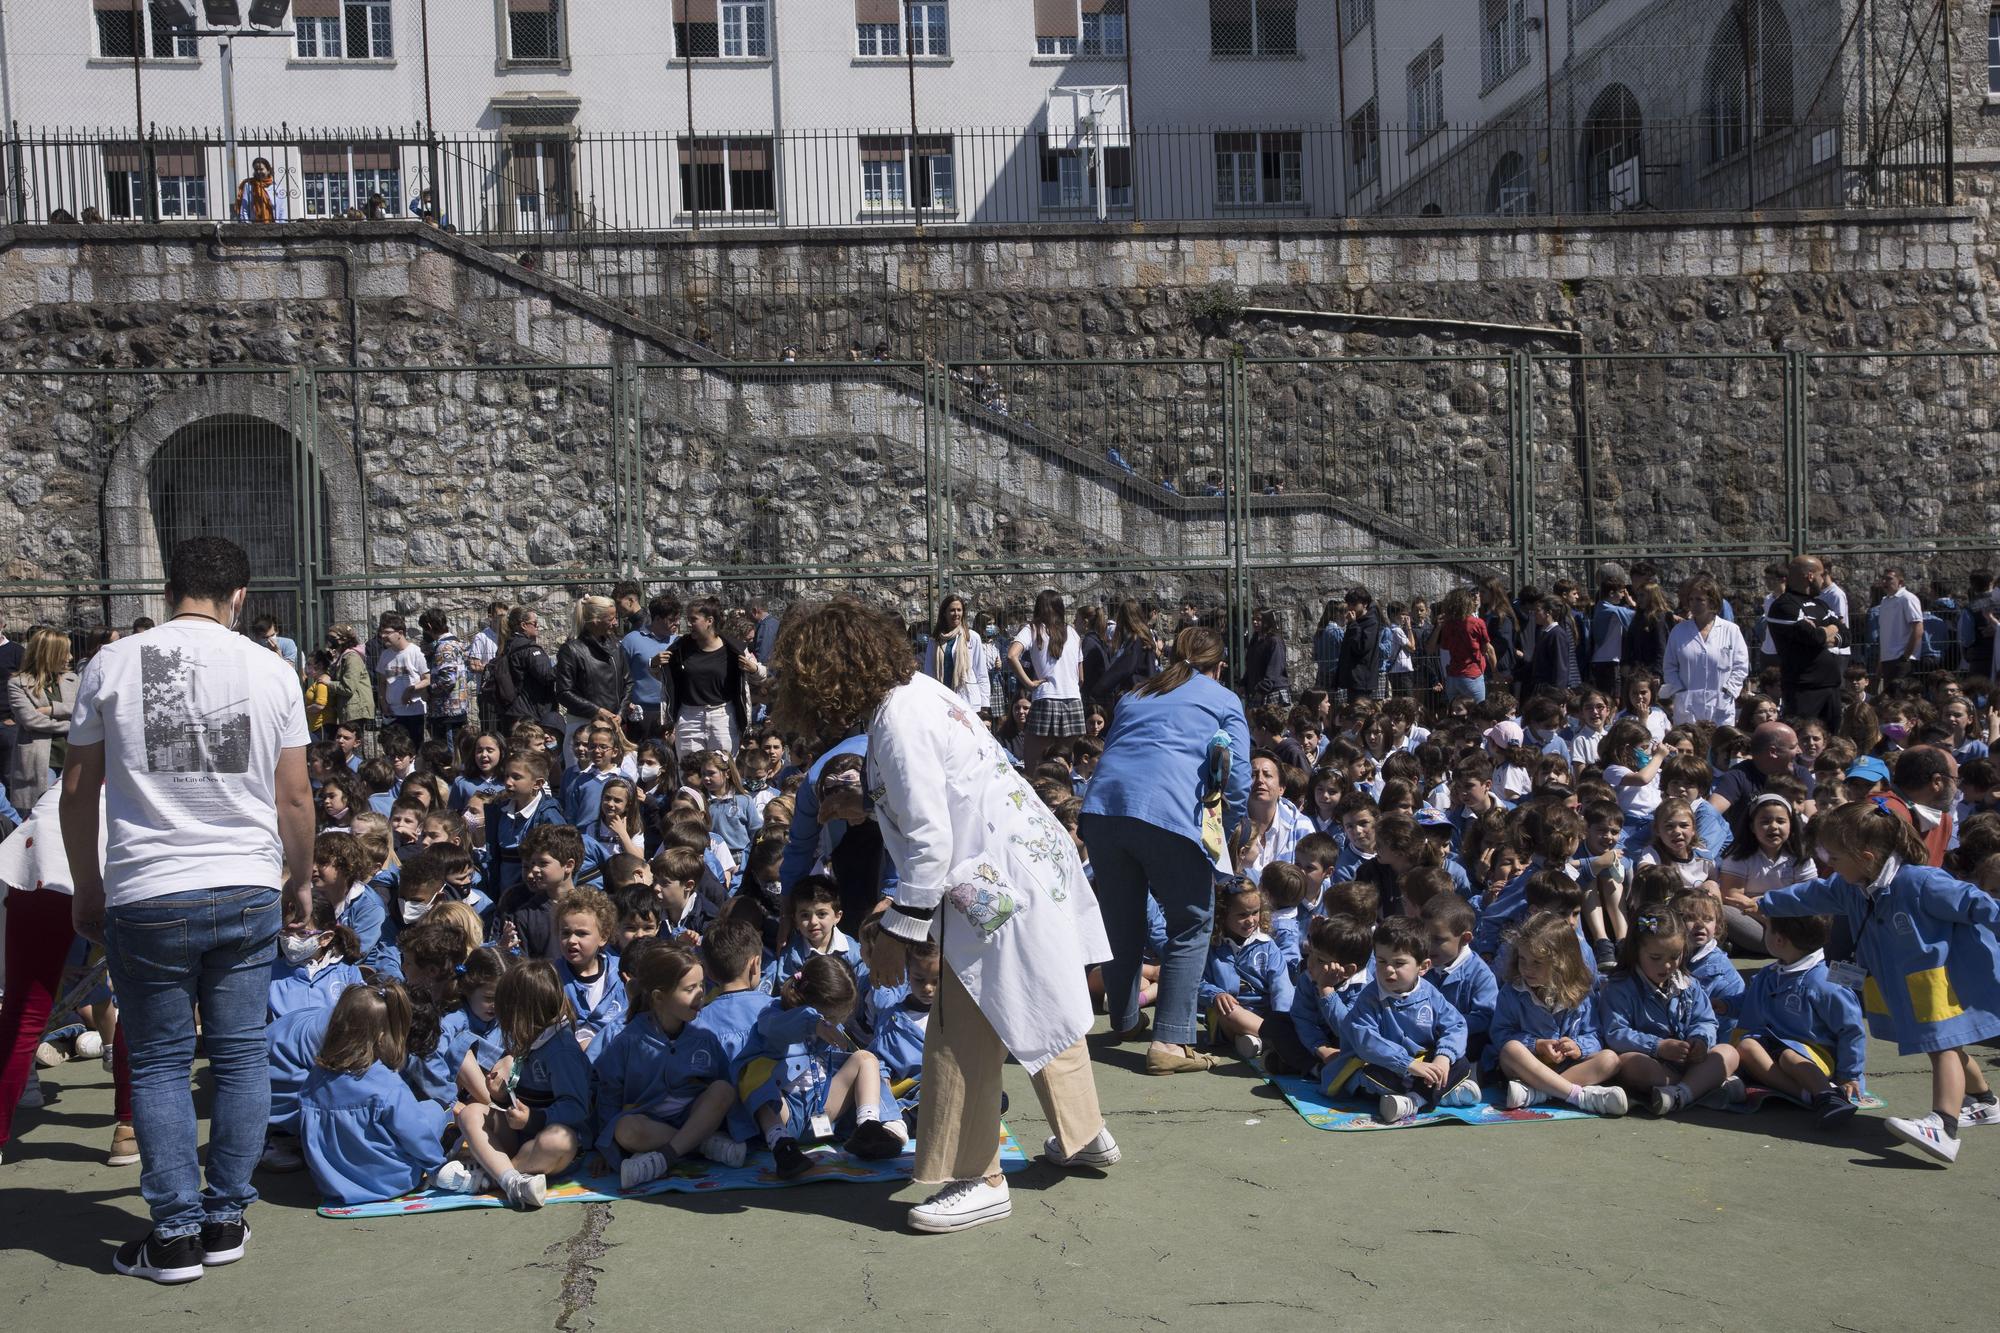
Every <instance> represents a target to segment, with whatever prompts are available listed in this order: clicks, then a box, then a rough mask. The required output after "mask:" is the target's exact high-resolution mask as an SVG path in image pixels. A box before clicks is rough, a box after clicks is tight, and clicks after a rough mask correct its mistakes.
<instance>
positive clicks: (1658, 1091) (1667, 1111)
mask: <svg viewBox="0 0 2000 1333" xmlns="http://www.w3.org/2000/svg"><path fill="white" fill-rule="evenodd" d="M1685 1105H1686V1103H1685V1102H1683V1101H1682V1100H1681V1097H1680V1094H1679V1093H1677V1092H1675V1091H1674V1090H1673V1089H1672V1088H1670V1087H1667V1086H1666V1085H1665V1084H1662V1085H1661V1086H1659V1087H1657V1088H1654V1089H1653V1091H1652V1093H1651V1095H1650V1096H1649V1097H1648V1099H1647V1105H1646V1109H1647V1110H1648V1111H1650V1112H1652V1113H1653V1114H1654V1115H1672V1114H1673V1113H1674V1112H1676V1111H1678V1110H1680V1109H1681V1107H1683V1106H1685Z"/></svg>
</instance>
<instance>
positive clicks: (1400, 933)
mask: <svg viewBox="0 0 2000 1333" xmlns="http://www.w3.org/2000/svg"><path fill="white" fill-rule="evenodd" d="M1430 952H1431V949H1430V941H1429V940H1428V939H1427V938H1426V937H1425V934H1424V929H1423V927H1422V925H1421V924H1419V923H1418V922H1416V921H1414V920H1412V919H1410V918H1409V917H1406V916H1392V917H1387V918H1385V919H1384V920H1383V921H1382V923H1381V924H1380V925H1378V926H1376V927H1375V979H1374V980H1373V981H1371V982H1369V983H1368V985H1367V986H1365V987H1363V988H1362V991H1361V994H1360V995H1359V996H1357V997H1356V998H1355V1001H1354V1003H1353V1004H1352V1005H1350V1006H1349V1007H1348V1010H1347V1013H1346V1014H1345V1015H1343V1016H1342V1018H1341V1020H1340V1051H1341V1055H1342V1057H1343V1061H1344V1062H1343V1063H1342V1064H1341V1065H1340V1067H1339V1069H1338V1070H1337V1071H1336V1072H1335V1073H1334V1074H1333V1075H1332V1076H1330V1077H1329V1078H1328V1079H1327V1080H1326V1084H1325V1086H1326V1090H1327V1093H1328V1095H1330V1096H1341V1095H1348V1096H1373V1097H1376V1098H1378V1099H1379V1100H1378V1102H1377V1104H1376V1110H1375V1118H1376V1119H1377V1120H1380V1121H1381V1122H1382V1123H1384V1124H1394V1123H1396V1122H1397V1121H1399V1120H1407V1119H1409V1118H1410V1117H1411V1116H1413V1115H1415V1114H1417V1113H1418V1112H1419V1111H1428V1110H1431V1109H1433V1108H1434V1107H1437V1106H1472V1105H1475V1104H1477V1103H1478V1101H1479V1078H1478V1074H1477V1072H1476V1071H1475V1070H1474V1068H1473V1065H1472V1063H1471V1062H1470V1061H1468V1060H1467V1059H1466V1058H1465V1017H1464V1015H1462V1014H1460V1013H1459V1012H1458V1010H1456V1009H1454V1008H1452V1006H1451V1002H1450V1001H1449V1000H1446V999H1445V998H1444V996H1443V995H1442V994H1440V993H1439V991H1438V989H1437V987H1435V986H1433V985H1431V984H1430V982H1428V981H1426V980H1424V974H1425V973H1426V972H1428V971H1430V967H1431V963H1430Z"/></svg>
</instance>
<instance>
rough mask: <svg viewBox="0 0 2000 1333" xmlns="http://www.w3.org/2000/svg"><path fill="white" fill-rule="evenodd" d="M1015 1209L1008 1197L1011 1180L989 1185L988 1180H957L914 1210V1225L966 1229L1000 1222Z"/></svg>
mask: <svg viewBox="0 0 2000 1333" xmlns="http://www.w3.org/2000/svg"><path fill="white" fill-rule="evenodd" d="M1013 1211H1014V1205H1013V1203H1012V1202H1011V1201H1010V1200H1009V1199H1008V1197H1007V1182H1006V1181H1005V1180H1002V1181H1001V1182H1000V1183H999V1184H998V1185H989V1184H987V1183H986V1182H985V1180H983V1179H980V1178H977V1177H975V1178H973V1179H971V1180H954V1181H952V1182H951V1183H950V1184H949V1185H946V1186H945V1187H944V1188H943V1189H941V1190H939V1191H938V1192H937V1193H936V1194H933V1195H931V1197H930V1198H928V1199H925V1200H924V1201H923V1202H922V1203H920V1204H918V1205H917V1206H916V1207H914V1208H912V1209H910V1225H911V1226H912V1227H914V1228H916V1229H917V1230H918V1231H928V1232H932V1233H941V1232H947V1231H964V1230H967V1229H968V1228H971V1227H977V1226H984V1225H985V1224H986V1223H988V1222H998V1221H999V1220H1000V1219H1001V1218H1003V1217H1006V1216H1008V1215H1009V1214H1011V1213H1012V1212H1013Z"/></svg>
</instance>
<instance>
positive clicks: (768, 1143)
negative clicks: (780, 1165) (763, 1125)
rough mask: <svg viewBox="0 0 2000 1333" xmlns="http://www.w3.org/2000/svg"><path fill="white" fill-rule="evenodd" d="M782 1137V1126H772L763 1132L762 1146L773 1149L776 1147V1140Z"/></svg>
mask: <svg viewBox="0 0 2000 1333" xmlns="http://www.w3.org/2000/svg"><path fill="white" fill-rule="evenodd" d="M784 1137H785V1127H784V1126H783V1125H773V1126H771V1127H770V1128H769V1129H767V1130H765V1131H764V1146H765V1147H766V1148H775V1147H777V1146H778V1140H779V1139H782V1138H784Z"/></svg>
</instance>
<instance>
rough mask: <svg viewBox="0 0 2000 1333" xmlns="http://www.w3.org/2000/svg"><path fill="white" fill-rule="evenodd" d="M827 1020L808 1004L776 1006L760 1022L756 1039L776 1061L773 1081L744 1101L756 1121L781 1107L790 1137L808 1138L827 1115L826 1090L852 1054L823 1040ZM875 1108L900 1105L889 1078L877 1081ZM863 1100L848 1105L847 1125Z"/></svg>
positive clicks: (857, 1091)
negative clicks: (812, 1126)
mask: <svg viewBox="0 0 2000 1333" xmlns="http://www.w3.org/2000/svg"><path fill="white" fill-rule="evenodd" d="M823 1017H824V1016H823V1015H822V1014H821V1013H820V1011H819V1010H817V1009H815V1008H813V1007H812V1006H811V1005H809V1004H802V1005H800V1006H799V1007H798V1008H796V1009H787V1008H785V1007H784V1006H783V1005H782V1004H776V1005H772V1006H771V1007H770V1008H769V1009H766V1010H765V1011H764V1012H763V1014H762V1015H761V1016H760V1017H759V1018H758V1019H757V1037H758V1039H759V1040H760V1041H761V1042H762V1043H763V1046H764V1050H765V1051H766V1052H767V1053H769V1054H770V1056H771V1057H772V1060H773V1061H774V1066H773V1068H772V1070H771V1075H770V1077H769V1078H768V1079H766V1080H765V1081H764V1083H763V1084H762V1085H761V1086H759V1087H758V1088H756V1089H755V1090H754V1091H752V1092H751V1093H750V1094H749V1095H748V1096H747V1097H745V1098H744V1099H743V1105H744V1108H745V1109H746V1110H748V1111H749V1112H750V1113H751V1114H752V1115H753V1116H754V1115H755V1114H756V1113H757V1112H758V1111H759V1110H761V1109H762V1108H764V1107H766V1106H774V1105H778V1104H783V1105H784V1107H785V1109H786V1122H785V1124H786V1132H787V1133H788V1134H789V1135H791V1136H792V1137H795V1138H804V1137H805V1136H806V1133H807V1130H808V1128H809V1122H810V1121H811V1119H812V1118H813V1117H814V1116H816V1115H822V1114H824V1113H825V1111H826V1097H827V1090H828V1088H829V1086H830V1085H831V1083H832V1081H833V1076H834V1075H835V1074H836V1073H838V1072H839V1070H840V1067H841V1066H842V1065H844V1064H846V1063H847V1060H848V1057H849V1056H850V1055H851V1054H852V1052H851V1051H848V1050H846V1049H844V1048H842V1047H839V1046H835V1045H833V1044H832V1043H831V1042H827V1041H824V1040H822V1039H821V1038H820V1036H819V1034H818V1032H817V1031H816V1029H817V1028H818V1027H819V1024H820V1021H821V1019H822V1018H823ZM878 1083H879V1086H878V1087H877V1088H876V1090H875V1104H876V1108H877V1110H878V1111H880V1110H883V1109H886V1108H888V1107H892V1106H894V1105H896V1097H895V1094H894V1093H893V1092H892V1091H891V1090H890V1088H889V1079H888V1076H887V1075H886V1074H883V1075H881V1076H880V1077H879V1078H878ZM864 1095H865V1093H864V1091H863V1089H861V1088H856V1089H855V1090H854V1093H853V1096H852V1097H851V1098H850V1099H849V1103H848V1107H847V1110H846V1111H845V1112H844V1113H843V1115H842V1117H841V1118H842V1119H843V1120H845V1119H847V1118H849V1117H851V1116H852V1115H853V1114H854V1107H855V1104H856V1103H858V1102H859V1101H860V1099H861V1098H862V1097H863V1096H864Z"/></svg>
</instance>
